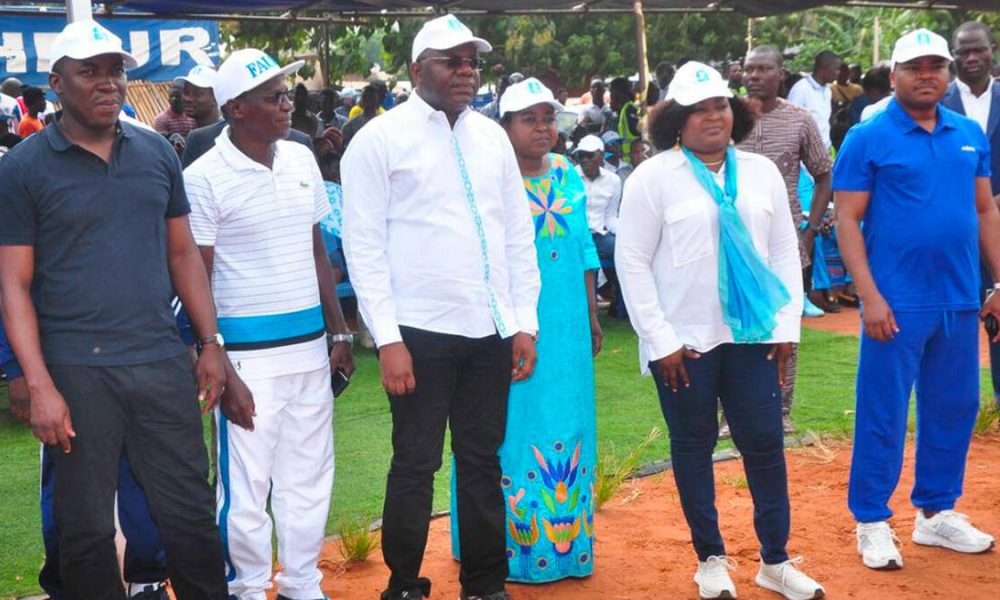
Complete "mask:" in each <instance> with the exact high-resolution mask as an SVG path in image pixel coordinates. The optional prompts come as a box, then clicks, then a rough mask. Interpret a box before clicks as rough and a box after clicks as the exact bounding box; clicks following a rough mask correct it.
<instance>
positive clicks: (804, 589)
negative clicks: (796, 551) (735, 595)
mask: <svg viewBox="0 0 1000 600" xmlns="http://www.w3.org/2000/svg"><path fill="white" fill-rule="evenodd" d="M800 562H802V557H801V556H800V557H798V558H793V559H791V560H786V561H785V562H783V563H779V564H776V565H768V564H765V563H763V562H761V563H760V571H758V572H757V577H755V578H754V581H755V582H756V583H757V585H759V586H760V587H762V588H764V589H767V590H771V591H772V592H778V593H779V594H781V595H782V596H784V597H785V598H788V600H815V599H816V598H822V597H823V596H824V595H825V594H826V590H824V589H823V586H821V585H820V584H819V583H817V582H816V580H815V579H813V578H812V577H810V576H808V575H806V574H805V573H803V572H802V571H800V570H798V568H796V566H795V565H797V564H799V563H800Z"/></svg>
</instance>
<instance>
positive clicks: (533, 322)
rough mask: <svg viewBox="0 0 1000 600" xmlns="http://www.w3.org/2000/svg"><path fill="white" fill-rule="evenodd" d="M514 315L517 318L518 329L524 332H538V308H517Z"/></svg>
mask: <svg viewBox="0 0 1000 600" xmlns="http://www.w3.org/2000/svg"><path fill="white" fill-rule="evenodd" d="M514 317H515V318H516V319H517V330H518V331H524V332H531V331H534V332H536V333H537V332H538V309H537V308H515V309H514Z"/></svg>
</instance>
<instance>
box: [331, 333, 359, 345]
mask: <svg viewBox="0 0 1000 600" xmlns="http://www.w3.org/2000/svg"><path fill="white" fill-rule="evenodd" d="M327 337H328V338H329V340H330V343H332V344H339V343H341V342H345V343H347V344H348V345H350V346H353V345H354V334H353V333H331V334H329V335H328V336H327Z"/></svg>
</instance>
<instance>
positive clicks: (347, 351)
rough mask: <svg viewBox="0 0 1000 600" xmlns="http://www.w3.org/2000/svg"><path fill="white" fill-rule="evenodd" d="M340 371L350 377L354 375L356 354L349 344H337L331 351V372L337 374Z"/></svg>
mask: <svg viewBox="0 0 1000 600" xmlns="http://www.w3.org/2000/svg"><path fill="white" fill-rule="evenodd" d="M338 369H339V370H341V371H343V372H344V375H347V376H348V377H350V376H351V375H353V374H354V353H353V352H352V348H351V345H350V344H349V343H347V342H336V343H334V344H333V348H331V349H330V371H331V372H333V373H335V372H336V371H337V370H338Z"/></svg>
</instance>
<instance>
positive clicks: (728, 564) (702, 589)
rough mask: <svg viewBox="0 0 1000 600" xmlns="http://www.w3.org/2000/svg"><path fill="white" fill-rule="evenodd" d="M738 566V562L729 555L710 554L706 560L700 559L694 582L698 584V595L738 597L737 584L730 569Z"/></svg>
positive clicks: (704, 596)
mask: <svg viewBox="0 0 1000 600" xmlns="http://www.w3.org/2000/svg"><path fill="white" fill-rule="evenodd" d="M735 568H736V562H735V561H733V560H732V559H731V558H729V557H727V556H709V557H708V560H706V561H705V562H701V561H698V571H697V572H696V573H695V574H694V582H695V583H697V584H698V595H699V596H701V597H702V598H712V599H714V598H736V585H735V584H733V580H732V579H731V578H730V577H729V570H730V569H735Z"/></svg>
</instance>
